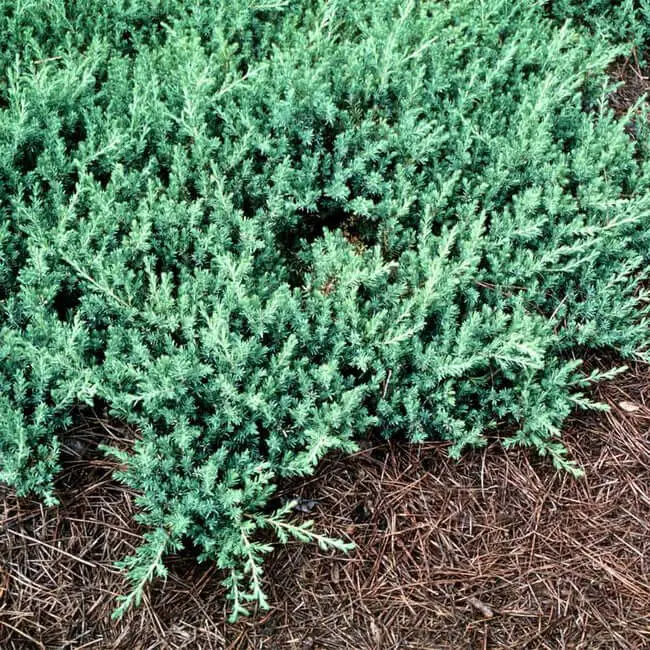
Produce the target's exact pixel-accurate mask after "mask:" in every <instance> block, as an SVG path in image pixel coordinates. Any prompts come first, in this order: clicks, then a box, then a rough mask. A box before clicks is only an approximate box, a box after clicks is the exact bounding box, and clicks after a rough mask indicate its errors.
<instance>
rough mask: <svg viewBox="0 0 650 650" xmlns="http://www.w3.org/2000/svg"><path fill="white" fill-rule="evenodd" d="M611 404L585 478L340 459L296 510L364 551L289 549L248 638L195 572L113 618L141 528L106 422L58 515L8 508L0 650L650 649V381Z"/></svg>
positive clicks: (585, 445) (116, 432)
mask: <svg viewBox="0 0 650 650" xmlns="http://www.w3.org/2000/svg"><path fill="white" fill-rule="evenodd" d="M599 392H600V397H601V398H602V399H603V400H606V401H607V402H608V403H609V404H610V405H611V407H612V410H611V412H609V413H607V414H588V415H587V416H585V415H584V414H580V415H577V416H575V417H574V418H573V419H572V420H571V422H570V423H569V426H568V427H567V429H566V432H565V440H566V442H567V445H568V447H569V448H570V450H571V454H572V455H573V457H574V458H575V459H577V460H578V461H579V462H580V463H581V465H582V466H583V467H584V469H585V477H584V479H581V480H574V479H572V478H571V477H570V476H568V475H567V474H561V473H558V472H556V471H555V470H553V468H552V466H551V464H550V463H549V462H547V461H545V460H543V459H538V458H535V457H534V456H533V455H532V454H531V453H526V452H524V451H514V452H510V453H508V454H506V453H505V452H504V451H503V450H502V449H501V447H500V446H499V445H498V443H496V442H495V443H494V444H492V445H490V446H488V448H486V449H484V450H479V451H475V452H471V453H469V454H468V455H466V456H465V457H464V458H463V460H462V462H460V463H457V462H454V461H450V460H449V459H448V458H447V456H446V454H445V447H444V445H443V444H436V443H430V444H425V445H420V446H409V445H401V444H383V445H378V446H375V447H372V448H368V449H365V450H363V451H361V452H359V453H357V454H356V455H355V456H354V457H352V458H349V457H347V458H345V457H334V458H331V459H329V460H328V461H326V462H324V463H323V465H322V467H321V468H320V470H319V472H318V474H317V475H316V476H315V477H312V478H311V479H308V480H306V481H305V482H304V483H303V484H302V485H297V486H292V487H291V488H290V489H288V491H287V494H289V495H291V496H293V495H295V496H298V497H301V498H302V499H303V501H302V506H303V510H310V512H309V514H300V513H297V514H296V517H311V518H313V519H314V520H315V522H316V528H317V529H319V530H321V531H326V532H328V533H329V534H334V535H338V536H342V537H345V538H350V539H353V540H354V541H355V542H356V544H357V549H356V550H355V551H353V552H352V553H351V554H350V555H349V556H347V557H344V556H342V555H340V554H336V553H322V552H321V551H319V550H318V549H317V548H315V547H312V546H303V545H300V544H290V545H289V546H287V547H281V548H278V549H277V550H276V551H275V553H274V554H273V556H272V557H270V558H269V562H268V565H267V575H266V583H267V589H268V593H269V599H270V602H271V603H272V609H271V611H270V612H261V613H258V614H257V615H256V616H253V617H252V618H250V619H247V620H243V621H241V622H239V623H237V624H235V625H228V624H227V623H226V609H225V605H224V600H223V594H222V589H221V587H220V586H219V580H220V578H221V576H220V575H219V574H218V572H217V571H216V570H215V568H214V567H210V566H205V565H204V566H199V565H197V564H196V563H195V562H194V561H193V560H192V558H191V557H189V556H188V557H185V558H183V557H176V558H172V559H171V560H170V567H171V571H170V576H169V578H168V579H167V581H166V584H162V583H156V584H155V585H154V586H153V588H152V589H151V590H150V592H149V593H148V594H147V597H146V598H145V602H144V603H143V606H142V607H141V608H140V609H139V610H137V611H135V612H132V613H130V614H129V615H128V616H127V617H126V618H125V619H124V620H123V621H121V622H119V623H118V622H115V621H112V620H111V618H110V613H111V610H112V609H113V607H114V596H115V595H116V594H118V593H119V592H120V591H121V590H122V589H123V588H124V583H123V578H122V576H121V575H120V574H119V572H117V571H116V570H115V569H114V568H113V566H112V563H113V561H114V560H116V559H118V558H120V557H122V556H124V555H125V554H127V553H130V552H132V551H133V548H134V547H135V546H136V545H137V544H138V541H139V537H140V533H141V531H139V530H138V527H137V525H136V524H135V523H134V522H133V518H132V516H133V513H134V505H133V495H132V494H130V493H129V492H128V491H127V490H125V489H124V488H123V487H121V486H119V485H118V484H116V483H115V482H114V481H113V480H112V479H111V477H110V474H111V471H112V470H113V468H114V466H113V464H112V463H111V462H109V461H106V460H104V459H101V458H98V457H97V454H96V453H95V452H94V451H93V449H94V445H95V444H96V442H97V440H99V439H103V440H104V441H105V440H106V439H107V438H108V439H111V438H112V439H116V441H117V443H118V444H122V442H123V441H122V440H119V438H120V437H122V438H124V437H127V438H128V437H129V435H130V434H129V432H128V431H125V430H123V429H120V428H119V427H115V426H113V425H110V424H108V423H107V422H106V421H105V420H103V419H97V420H94V421H90V422H88V423H86V425H85V426H84V428H83V429H79V430H77V431H74V432H71V433H70V435H68V436H67V444H68V452H67V461H66V470H65V472H64V474H63V476H62V478H61V480H60V495H61V498H62V505H61V506H59V507H56V508H51V509H45V508H43V507H42V506H41V505H39V504H38V503H36V502H32V501H29V500H19V499H16V498H15V497H14V496H12V494H11V493H7V492H5V494H4V495H3V497H4V498H3V503H4V505H3V512H2V521H3V527H2V532H1V534H0V562H1V564H0V648H2V649H3V650H4V649H7V650H10V649H14V648H15V649H19V648H24V649H28V648H30V649H31V648H46V649H48V650H50V649H55V648H56V649H64V648H65V649H75V650H81V649H83V648H94V649H117V648H120V649H124V650H140V649H142V650H144V649H145V648H146V649H152V650H153V649H154V648H155V649H163V648H164V649H177V648H188V649H197V650H208V649H212V648H219V649H221V648H228V649H232V650H234V649H246V648H251V649H257V648H259V649H263V648H264V649H275V648H277V649H284V648H287V649H289V650H291V649H294V648H295V649H296V650H317V649H323V650H325V649H337V650H338V649H347V648H351V649H358V650H365V649H368V650H371V649H372V650H379V649H387V650H388V649H397V648H400V649H418V650H420V649H421V650H425V649H426V650H432V649H435V648H441V649H442V648H453V649H462V648H468V649H469V648H477V649H484V648H549V649H551V648H553V649H557V648H585V649H587V648H589V649H592V648H608V649H610V648H650V369H649V368H648V367H647V366H643V367H642V366H639V367H637V368H635V370H634V371H633V372H628V373H627V374H626V375H624V376H622V377H620V378H618V379H617V380H616V381H615V382H611V383H609V384H607V385H603V386H601V387H600V388H599Z"/></svg>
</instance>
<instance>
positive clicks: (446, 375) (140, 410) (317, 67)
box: [0, 0, 650, 614]
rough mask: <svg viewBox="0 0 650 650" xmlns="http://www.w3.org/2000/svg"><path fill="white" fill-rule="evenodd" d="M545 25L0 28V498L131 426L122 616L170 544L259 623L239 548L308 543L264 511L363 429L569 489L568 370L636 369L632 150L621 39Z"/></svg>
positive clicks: (113, 1) (639, 212)
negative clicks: (116, 421) (499, 442)
mask: <svg viewBox="0 0 650 650" xmlns="http://www.w3.org/2000/svg"><path fill="white" fill-rule="evenodd" d="M554 4H555V5H556V6H555V7H551V6H549V5H548V4H545V3H530V2H512V0H490V2H487V1H486V2H477V1H476V0H447V1H445V2H424V1H416V0H405V1H401V0H400V1H398V0H376V1H374V2H369V1H367V0H345V1H343V0H340V1H339V0H292V1H291V2H287V1H284V0H260V2H258V3H255V2H249V1H248V0H246V1H243V0H232V1H230V2H205V1H199V0H195V1H194V2H188V1H185V0H158V1H150V0H147V1H146V2H145V1H138V0H102V2H94V1H90V2H89V1H88V0H85V1H84V2H81V1H71V2H64V1H63V0H48V1H47V2H45V1H43V2H28V1H26V0H21V1H20V2H19V1H18V0H12V1H9V0H8V1H5V2H4V3H3V4H2V11H1V12H0V33H2V34H3V37H4V38H5V42H4V44H3V49H2V51H1V52H0V62H1V64H2V66H3V69H4V70H5V74H4V75H2V78H1V79H0V211H1V212H0V215H1V217H0V219H1V220H0V308H1V309H0V337H1V338H0V386H1V388H2V392H1V393H0V423H1V424H0V479H1V480H2V481H4V482H6V483H9V484H11V485H13V486H15V487H16V489H17V490H18V491H19V493H21V494H24V493H27V492H35V493H38V494H40V495H42V496H43V497H44V498H45V499H47V500H49V501H52V500H53V499H54V495H53V492H52V481H53V477H54V476H55V473H56V471H57V462H58V443H57V434H59V433H61V432H62V431H63V430H64V428H65V427H66V426H68V425H69V424H70V423H71V417H72V413H74V412H75V411H74V409H75V408H76V407H78V406H79V405H82V404H94V403H98V402H102V403H105V404H107V405H108V406H109V408H110V410H111V412H112V414H113V415H114V416H116V417H119V418H121V419H122V420H124V421H127V422H130V423H133V424H134V425H137V427H138V428H139V430H140V432H141V435H140V437H139V439H138V441H137V442H136V444H135V447H134V448H133V450H132V451H130V452H128V453H126V452H123V451H117V450H111V451H110V452H109V453H113V454H115V455H116V456H117V457H118V458H119V459H120V460H121V461H122V466H123V470H122V471H121V472H120V473H119V478H120V479H121V480H123V481H124V482H125V483H126V484H128V485H129V486H131V487H132V488H134V489H136V490H138V491H139V492H140V496H139V498H138V504H139V506H140V509H141V515H140V519H141V521H142V522H143V523H144V524H145V525H146V526H148V527H149V529H150V531H151V532H150V533H149V534H148V536H147V538H146V543H145V545H144V546H143V547H142V548H141V549H140V550H139V551H138V553H137V554H136V555H134V556H133V557H131V558H127V559H126V560H125V561H124V563H123V566H124V567H125V568H126V569H128V570H129V571H130V574H131V577H132V578H133V581H134V591H133V593H132V594H131V595H130V596H127V597H126V598H125V600H124V602H123V605H124V606H127V605H128V604H129V603H130V602H131V601H132V600H134V599H135V600H136V601H137V600H138V599H139V597H140V594H141V590H142V587H143V585H144V584H145V583H146V582H147V581H148V580H150V579H151V578H152V577H153V576H155V575H161V574H164V556H165V554H166V553H168V552H170V551H172V550H175V549H179V548H180V547H181V546H182V545H183V543H185V540H188V539H190V540H192V542H193V543H194V544H195V545H196V546H197V547H198V548H199V549H200V551H201V554H202V557H203V558H205V559H210V560H214V561H216V562H217V564H218V565H219V566H220V567H221V568H223V569H224V570H226V571H227V572H228V578H227V580H226V582H227V585H228V587H229V589H230V593H231V597H232V599H233V603H234V612H235V613H236V614H237V613H241V612H242V611H244V610H245V603H246V602H247V601H248V600H256V601H258V602H260V603H261V604H264V603H265V601H264V597H263V594H262V592H261V588H260V575H261V558H262V556H263V554H264V553H265V552H266V551H268V546H266V545H265V544H261V543H260V542H258V541H256V537H255V535H256V531H257V530H259V529H260V528H265V527H266V528H270V529H271V530H273V531H275V533H276V534H277V535H279V536H280V538H281V539H284V538H285V537H286V535H287V534H293V535H295V536H297V537H298V538H300V539H307V538H310V536H311V537H312V538H314V533H313V532H310V531H309V530H308V527H307V528H305V527H296V526H292V525H291V524H289V523H288V522H287V521H286V515H287V512H288V510H287V509H286V508H285V509H284V510H282V511H281V512H279V513H268V512H267V510H266V508H267V506H268V503H269V500H270V498H271V495H272V494H273V491H274V487H275V485H276V484H277V482H278V481H279V480H281V479H283V478H286V477H291V476H296V475H302V474H307V473H309V472H311V471H312V470H313V468H314V466H315V465H316V464H317V463H318V461H319V459H321V458H322V457H323V455H324V454H325V453H326V452H328V451H330V450H333V449H342V450H352V449H354V448H355V440H357V439H358V438H359V437H361V436H363V435H365V434H366V433H367V432H369V431H371V430H373V429H376V430H378V431H380V432H381V433H382V434H383V435H386V436H393V435H402V436H406V437H408V438H409V439H411V440H413V441H421V440H423V439H425V438H438V439H444V440H448V441H450V443H451V445H450V449H451V453H452V454H454V455H457V454H459V453H460V452H461V451H462V450H463V449H464V448H465V447H467V446H475V445H481V444H484V442H485V440H486V436H488V435H490V434H494V433H499V432H503V431H515V433H514V434H513V435H512V436H511V437H509V438H507V440H506V444H524V445H529V446H531V447H533V448H535V449H536V450H537V451H538V452H540V453H542V454H551V455H552V457H553V459H554V460H555V462H556V463H557V465H558V466H561V467H566V468H568V469H575V468H573V466H572V465H571V463H570V461H569V460H567V459H566V458H565V454H564V450H563V447H562V444H561V441H560V440H559V430H560V427H561V425H562V422H563V421H564V419H565V418H566V416H567V415H568V414H569V412H570V411H571V409H572V408H573V407H574V406H575V405H576V404H578V405H581V406H589V405H590V402H589V400H588V399H587V398H586V397H585V396H584V395H583V394H582V393H581V390H583V389H584V387H585V386H587V385H588V384H589V383H590V382H592V381H596V380H597V379H598V376H595V375H594V376H590V377H587V378H585V377H584V375H583V374H582V373H581V371H580V362H579V361H575V360H574V359H575V356H576V352H575V351H576V350H584V349H587V348H609V349H612V350H616V351H617V352H618V354H619V355H622V356H623V357H632V356H643V355H644V354H645V350H646V349H647V344H648V326H647V320H646V319H647V313H648V294H647V291H646V290H645V289H643V288H641V287H642V286H643V282H642V280H644V279H645V277H646V272H647V264H648V256H649V237H650V234H649V233H650V192H649V189H650V187H649V186H650V168H649V163H648V155H647V152H648V148H647V147H648V135H647V129H646V128H645V126H644V123H642V122H639V124H638V127H637V139H636V140H632V139H630V137H629V136H628V135H627V134H626V132H625V130H624V126H625V120H621V121H617V120H616V119H615V118H614V116H613V114H612V112H611V111H610V110H609V109H608V105H607V100H606V94H607V92H608V90H611V83H610V82H608V81H607V79H606V76H605V74H604V70H605V69H606V67H607V65H608V63H609V62H610V61H611V60H612V59H613V58H615V57H616V56H617V55H619V54H622V53H625V52H627V51H629V47H630V43H631V42H632V40H633V39H632V38H631V37H634V38H637V37H638V38H641V36H640V35H642V34H644V33H645V31H644V30H645V29H646V24H645V22H644V20H643V17H644V16H645V15H646V13H647V12H646V9H645V8H643V9H635V11H636V12H637V13H634V12H632V13H629V12H628V13H621V12H626V11H627V9H625V8H624V9H612V8H611V7H610V3H598V2H593V3H591V4H593V5H594V7H595V11H600V9H599V7H600V5H606V11H607V12H611V11H614V12H615V14H616V16H618V17H620V19H621V21H622V22H621V24H623V23H625V25H628V26H629V28H630V29H632V30H633V33H632V34H630V33H627V32H625V31H624V30H623V32H621V33H616V34H611V33H610V34H609V35H608V37H607V38H605V36H604V35H603V34H602V33H600V32H598V30H597V29H595V30H592V31H590V32H588V31H587V29H586V27H585V26H584V25H582V24H576V25H572V24H564V23H563V22H562V21H563V19H564V18H566V17H567V16H570V15H571V12H572V11H573V7H574V6H576V5H577V3H568V2H564V3H554ZM627 4H629V3H623V5H624V6H625V7H627ZM644 7H645V5H644ZM603 11H604V10H603ZM603 11H601V13H600V14H598V15H599V16H601V17H604V18H603V20H604V19H605V18H606V16H607V14H606V13H603ZM617 11H618V12H619V13H616V12H617ZM644 12H645V13H644ZM599 24H600V23H599ZM615 36H616V37H617V38H619V40H620V39H621V38H623V37H625V38H626V39H627V40H628V41H629V42H628V43H627V44H625V43H624V44H623V45H620V46H619V45H615V42H616V39H615V38H614V37H615ZM621 42H623V41H621ZM637 45H638V43H637ZM315 538H316V539H317V540H318V541H319V542H320V543H321V544H322V545H323V546H329V545H331V544H332V543H333V541H332V540H327V539H325V538H318V536H315Z"/></svg>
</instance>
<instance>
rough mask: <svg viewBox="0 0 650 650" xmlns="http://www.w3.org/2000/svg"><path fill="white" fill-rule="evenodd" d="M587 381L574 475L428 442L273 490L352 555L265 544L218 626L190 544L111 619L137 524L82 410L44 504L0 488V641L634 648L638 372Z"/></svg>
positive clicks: (642, 425) (640, 540)
mask: <svg viewBox="0 0 650 650" xmlns="http://www.w3.org/2000/svg"><path fill="white" fill-rule="evenodd" d="M611 71H612V74H613V75H614V76H615V77H616V78H620V79H621V80H623V81H624V82H625V83H624V85H623V86H622V87H621V88H620V89H619V90H618V92H616V93H615V94H614V95H613V96H612V100H611V103H612V107H613V108H614V109H615V111H616V112H617V114H618V115H623V114H624V113H625V111H626V110H627V108H628V107H629V106H630V105H631V104H632V103H633V102H634V101H636V99H637V98H638V96H639V95H640V94H642V93H643V92H645V91H646V89H647V88H648V80H647V78H646V74H645V73H644V72H643V71H642V70H641V69H640V68H639V66H638V63H637V62H636V60H635V59H634V57H631V58H629V59H626V60H621V61H619V62H618V63H617V64H616V65H615V66H613V67H612V70H611ZM631 135H633V131H632V133H631ZM599 394H600V397H601V399H603V400H604V401H607V402H608V403H609V404H610V405H611V412H610V413H608V414H591V415H588V416H584V415H580V416H576V417H575V418H574V419H572V420H571V422H570V423H569V424H568V426H567V428H566V431H565V434H564V436H565V440H566V442H567V445H568V447H569V449H570V451H571V454H572V456H573V457H574V458H575V459H577V460H578V461H579V463H580V464H581V465H582V466H583V468H584V469H585V477H584V479H582V480H573V479H571V478H570V477H569V476H568V475H566V474H558V473H557V472H556V471H554V470H553V468H552V466H551V464H550V463H549V462H546V461H544V460H542V459H535V458H533V457H532V456H531V455H530V454H529V453H526V452H523V451H518V452H514V453H509V454H506V453H505V452H504V451H503V450H502V449H501V447H500V446H499V444H498V442H496V441H495V442H494V444H492V445H491V446H489V447H488V448H487V449H485V450H481V451H476V452H473V453H471V454H469V455H468V456H466V457H464V459H463V462H462V463H460V464H457V463H454V462H451V461H449V460H448V459H447V458H446V455H445V448H444V445H441V444H427V445H422V446H419V447H414V446H408V445H399V444H393V445H388V444H368V445H366V447H367V448H365V449H364V450H363V451H361V452H360V453H358V454H356V456H354V457H353V458H352V459H350V458H349V457H348V458H339V457H334V458H331V459H329V460H328V461H327V462H325V463H323V465H322V467H321V469H320V471H319V472H318V474H317V476H315V477H313V478H311V479H309V480H308V481H306V482H303V483H302V484H301V485H294V486H288V487H287V488H286V490H285V495H284V496H286V497H299V498H300V499H301V501H300V508H301V510H304V511H308V512H297V513H296V517H310V518H313V519H314V520H315V522H316V524H315V525H316V528H317V529H319V530H321V531H326V532H328V533H330V534H333V535H336V536H341V537H345V538H349V539H352V540H354V541H355V542H356V544H357V549H356V550H355V551H354V552H353V553H351V554H350V555H349V556H348V557H342V556H340V555H336V554H326V555H324V554H322V553H321V552H319V551H318V549H316V548H313V547H306V546H302V545H290V546H288V547H285V548H279V549H278V550H277V551H276V552H275V554H274V555H273V556H272V557H271V558H270V561H269V563H268V568H267V575H266V580H265V582H266V585H267V590H268V593H269V601H270V603H271V605H272V608H271V610H270V611H269V612H266V613H260V614H258V615H257V616H254V617H252V618H251V619H249V620H245V621H242V622H240V623H238V624H236V625H228V624H226V623H225V619H226V612H225V609H224V601H223V597H222V589H221V588H220V586H219V581H220V579H221V577H222V576H220V575H219V574H218V572H217V571H216V570H215V569H214V568H211V567H207V566H206V567H201V566H198V565H197V564H196V563H195V562H194V561H193V557H192V553H191V551H188V553H187V556H186V557H178V558H173V559H172V560H171V561H170V567H171V571H170V576H169V578H168V580H167V582H166V583H165V584H162V583H156V584H155V585H154V586H153V588H152V589H151V590H150V592H149V593H148V594H147V597H146V598H145V602H144V603H143V606H142V607H141V608H140V609H139V610H137V611H135V612H132V613H131V614H129V615H128V616H127V617H126V618H125V619H124V620H122V621H121V622H119V623H117V622H114V621H112V620H111V618H110V613H111V610H112V609H113V607H114V596H115V595H116V594H118V593H120V592H121V591H123V589H124V588H125V585H124V583H123V578H122V576H121V575H120V573H119V572H118V571H116V570H115V568H114V567H113V562H114V561H115V560H117V559H119V558H120V557H123V556H124V555H126V554H129V553H130V552H132V550H133V549H134V548H135V547H136V546H137V545H138V543H139V539H140V535H141V532H142V531H141V530H139V529H138V527H137V524H135V523H134V521H133V514H134V513H135V510H136V509H135V507H134V504H133V496H134V495H133V494H131V493H129V492H128V491H126V490H125V489H124V488H123V487H122V486H120V485H119V484H117V483H116V482H115V481H114V480H113V479H112V478H111V473H112V472H113V470H114V469H115V466H114V464H113V463H111V462H109V461H106V460H105V459H103V458H102V457H101V455H100V454H98V453H97V451H96V446H97V443H98V442H100V441H101V442H107V441H113V442H114V443H116V444H124V445H128V444H129V442H130V440H131V439H132V437H133V435H134V433H133V432H130V431H128V430H126V429H124V428H122V427H119V426H115V425H113V424H111V423H110V422H109V421H108V420H107V419H106V418H103V417H101V416H98V417H96V418H91V419H90V420H88V421H87V422H85V423H84V424H83V425H82V426H81V427H80V428H78V429H76V430H74V431H70V432H69V433H68V434H67V436H66V440H65V443H66V461H65V471H64V473H63V475H62V476H61V478H60V481H59V488H60V490H59V495H60V498H61V501H62V503H61V506H60V507H57V508H52V509H48V510H46V509H44V508H43V507H42V506H41V505H39V504H38V503H36V502H32V501H29V500H19V499H16V498H15V497H14V496H13V495H12V494H11V493H10V492H7V491H5V492H3V493H2V494H1V496H2V503H3V508H2V510H1V511H0V517H1V521H2V529H1V531H0V648H2V649H3V650H5V649H7V650H10V649H21V648H22V649H32V648H34V649H36V648H41V649H47V650H50V649H61V650H63V649H69V650H73V649H74V650H81V649H84V648H94V649H105V650H109V649H124V650H145V649H151V650H153V649H161V650H162V649H176V648H187V649H196V650H208V649H212V648H219V649H222V648H224V649H225V648H228V649H232V650H234V649H241V650H243V649H246V648H251V649H258V648H259V649H275V648H277V649H284V648H287V649H289V650H291V649H293V648H295V649H296V650H317V649H323V650H324V649H347V648H354V649H359V650H365V649H368V650H370V649H372V650H379V649H381V650H383V649H386V650H388V649H397V648H402V649H419V650H433V649H436V648H440V649H443V648H453V649H462V648H468V649H469V648H472V649H473V648H476V649H487V648H513V649H515V648H517V649H518V648H548V649H557V648H576V649H578V648H585V649H587V648H588V649H592V648H593V649H597V648H603V649H604V648H607V649H610V648H650V369H649V368H648V367H647V366H638V367H636V368H634V369H632V370H631V371H630V372H628V373H627V374H626V375H624V376H622V377H621V378H619V379H617V380H616V381H615V382H611V383H609V384H606V385H603V386H601V387H600V388H599Z"/></svg>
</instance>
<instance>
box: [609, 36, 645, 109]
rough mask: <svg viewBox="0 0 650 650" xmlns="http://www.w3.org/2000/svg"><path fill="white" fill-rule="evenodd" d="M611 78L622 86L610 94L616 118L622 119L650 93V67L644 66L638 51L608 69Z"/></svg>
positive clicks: (610, 101) (633, 51)
mask: <svg viewBox="0 0 650 650" xmlns="http://www.w3.org/2000/svg"><path fill="white" fill-rule="evenodd" d="M607 72H608V74H609V77H610V78H611V79H612V80H613V81H615V82H621V84H620V86H619V87H618V88H617V89H616V90H615V91H614V92H613V93H611V94H610V96H609V105H610V107H611V108H612V109H613V111H614V114H615V115H616V117H622V116H623V115H625V113H626V112H627V111H628V110H629V108H630V107H631V106H634V104H635V103H636V102H637V101H638V100H639V98H640V97H642V96H643V95H647V94H648V93H650V66H648V65H646V66H642V65H641V63H640V62H639V58H638V54H637V52H636V49H633V50H632V52H631V53H630V55H629V56H628V57H621V58H619V59H617V60H616V61H615V62H614V63H612V65H610V67H609V69H608V71H607Z"/></svg>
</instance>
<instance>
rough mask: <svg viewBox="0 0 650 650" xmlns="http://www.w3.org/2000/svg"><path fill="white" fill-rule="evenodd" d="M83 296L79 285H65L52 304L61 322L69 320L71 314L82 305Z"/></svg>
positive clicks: (67, 283)
mask: <svg viewBox="0 0 650 650" xmlns="http://www.w3.org/2000/svg"><path fill="white" fill-rule="evenodd" d="M82 295H83V294H82V292H81V288H80V287H79V285H78V284H77V283H74V284H71V283H69V282H66V283H64V285H63V286H62V287H61V289H60V290H59V292H58V293H57V294H56V296H55V297H54V300H53V302H52V306H53V307H54V310H55V311H56V314H57V316H58V318H59V320H60V321H63V322H65V321H67V320H69V315H70V312H72V311H75V310H76V309H77V308H78V307H79V305H80V304H81V297H82Z"/></svg>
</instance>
